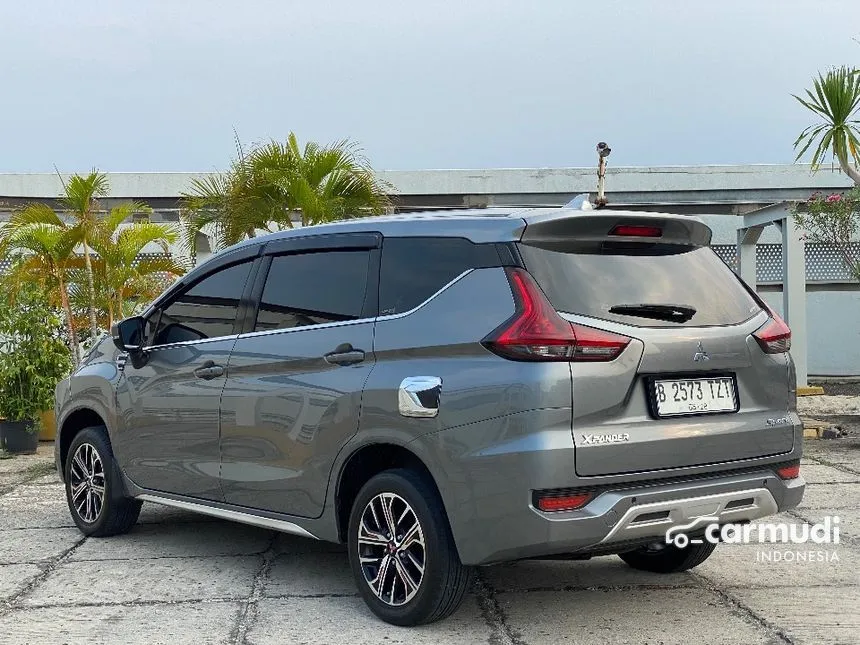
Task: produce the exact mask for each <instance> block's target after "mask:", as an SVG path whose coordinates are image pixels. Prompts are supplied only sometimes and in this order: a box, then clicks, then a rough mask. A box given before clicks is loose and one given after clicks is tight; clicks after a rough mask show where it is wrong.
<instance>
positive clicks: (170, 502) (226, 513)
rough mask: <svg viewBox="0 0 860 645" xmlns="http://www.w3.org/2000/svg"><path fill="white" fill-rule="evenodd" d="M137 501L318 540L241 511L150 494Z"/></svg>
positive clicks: (285, 524)
mask: <svg viewBox="0 0 860 645" xmlns="http://www.w3.org/2000/svg"><path fill="white" fill-rule="evenodd" d="M137 499H139V500H141V501H142V502H153V503H155V504H163V505H164V506H173V507H174V508H181V509H183V510H186V511H192V512H194V513H201V514H203V515H211V516H213V517H220V518H221V519H225V520H232V521H234V522H241V523H243V524H251V525H252V526H261V527H263V528H267V529H274V530H275V531H281V532H282V533H291V534H293V535H300V536H302V537H308V538H313V539H314V540H318V539H319V538H318V537H317V536H316V535H314V534H313V533H311V532H310V531H308V530H306V529H303V528H302V527H301V526H299V525H298V524H294V523H293V522H287V521H285V520H275V519H272V518H269V517H261V516H259V515H252V514H251V513H243V512H241V511H233V510H229V509H226V508H217V507H214V506H207V505H205V504H196V503H194V502H186V501H184V500H178V499H171V498H169V497H160V496H159V495H152V494H150V493H145V494H143V495H137Z"/></svg>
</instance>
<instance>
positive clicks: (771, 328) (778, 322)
mask: <svg viewBox="0 0 860 645" xmlns="http://www.w3.org/2000/svg"><path fill="white" fill-rule="evenodd" d="M768 311H769V312H770V320H768V321H767V322H766V323H765V324H764V325H762V326H761V327H759V328H758V329H757V330H756V331H754V332H753V338H755V339H756V342H757V343H758V344H759V347H761V349H762V351H763V352H764V353H765V354H782V353H784V352H787V351H788V350H790V349H791V329H789V328H788V325H786V324H785V321H783V319H782V318H780V317H779V316H778V315H777V314H776V312H774V311H773V309H770V307H768Z"/></svg>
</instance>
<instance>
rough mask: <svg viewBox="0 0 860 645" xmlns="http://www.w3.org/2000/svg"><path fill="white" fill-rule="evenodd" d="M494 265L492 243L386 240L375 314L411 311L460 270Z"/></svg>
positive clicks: (449, 239)
mask: <svg viewBox="0 0 860 645" xmlns="http://www.w3.org/2000/svg"><path fill="white" fill-rule="evenodd" d="M498 265H499V255H498V252H497V251H496V249H495V246H494V245H492V244H473V243H472V242H470V241H469V240H466V239H462V238H456V237H438V238H437V237H387V238H385V240H384V241H383V243H382V266H381V269H380V276H379V313H380V315H383V316H384V315H388V314H399V313H402V312H404V311H409V310H410V309H414V308H415V307H417V306H418V305H420V304H421V303H422V302H424V301H425V300H427V299H428V298H429V297H430V296H432V295H433V294H434V293H436V292H437V291H439V289H441V288H442V287H444V286H445V285H446V284H448V283H449V282H451V280H453V279H454V278H456V277H457V276H459V275H460V274H461V273H463V272H464V271H467V270H469V269H475V268H480V267H487V266H498Z"/></svg>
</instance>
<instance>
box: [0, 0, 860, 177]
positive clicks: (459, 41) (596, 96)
mask: <svg viewBox="0 0 860 645" xmlns="http://www.w3.org/2000/svg"><path fill="white" fill-rule="evenodd" d="M852 38H858V39H860V0H814V1H813V0H809V1H807V2H801V1H798V0H719V1H717V0H710V1H708V2H704V1H699V0H695V1H693V0H684V1H681V0H678V1H669V0H664V1H658V0H650V1H648V0H628V1H626V2H622V1H617V0H616V1H613V0H594V1H590V2H586V1H584V0H583V1H574V0H518V1H515V2H512V1H509V0H457V1H455V2H438V1H431V0H384V1H383V0H378V1H377V0H343V1H339V0H338V1H322V0H304V1H301V2H296V1H286V0H272V1H270V2H265V1H261V0H241V1H240V0H235V1H234V2H215V1H214V0H172V1H167V0H163V1H154V0H152V1H148V0H139V1H137V2H130V1H123V0H111V1H104V2H94V1H90V0H81V1H80V2H75V3H70V2H68V0H55V1H53V2H48V1H46V0H23V1H22V0H4V1H3V2H2V3H0V61H2V64H0V88H2V89H0V92H2V94H0V172H30V171H34V172H35V171H51V170H52V168H53V165H54V164H56V166H57V167H58V168H59V169H60V170H63V171H83V170H87V169H89V168H92V167H94V166H95V167H98V168H99V169H102V170H107V171H134V170H139V171H169V170H199V171H205V170H213V169H222V168H224V167H225V166H226V165H227V164H228V162H229V160H230V157H231V155H232V154H233V150H234V148H233V128H235V129H236V130H237V131H238V133H239V136H240V138H241V139H242V141H244V142H254V141H260V140H264V139H268V138H272V137H274V138H283V137H285V136H286V134H287V133H288V132H289V131H290V130H294V131H295V132H296V133H297V134H298V136H299V138H300V139H301V140H305V139H315V140H318V141H321V142H327V141H332V140H337V139H341V138H345V137H348V138H351V139H353V140H356V141H358V142H359V143H360V144H361V145H362V146H363V147H364V149H365V152H366V154H367V155H368V157H369V158H370V160H371V162H372V164H373V166H374V167H375V168H378V169H417V168H485V167H541V166H585V165H592V164H593V163H594V158H595V154H594V146H595V144H596V143H597V141H599V140H606V141H608V142H609V144H610V145H611V146H612V149H613V153H612V157H611V159H610V162H611V164H612V165H616V166H621V165H673V164H727V163H788V162H791V161H793V159H794V155H793V153H792V145H791V144H792V142H793V140H794V138H795V137H796V136H797V134H798V133H799V131H800V130H801V129H803V127H805V126H806V125H808V124H809V123H810V122H811V118H812V115H811V114H809V113H807V112H806V111H805V110H804V109H803V108H801V107H800V106H799V105H798V104H797V103H796V102H795V101H794V99H792V98H791V96H790V94H791V93H792V92H794V93H798V92H800V91H801V90H802V89H803V88H804V87H807V86H809V84H810V78H811V77H812V76H813V74H814V73H815V72H816V71H817V70H819V69H825V68H826V67H828V66H830V65H839V64H846V63H847V64H853V65H858V66H860V45H858V44H857V42H855V41H854V40H852Z"/></svg>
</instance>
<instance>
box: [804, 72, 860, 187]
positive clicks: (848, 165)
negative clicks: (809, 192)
mask: <svg viewBox="0 0 860 645" xmlns="http://www.w3.org/2000/svg"><path fill="white" fill-rule="evenodd" d="M812 85H813V90H814V92H813V91H810V90H806V95H807V98H806V99H803V98H801V97H799V96H796V95H793V96H794V98H796V99H797V100H798V101H800V103H801V105H803V106H804V107H806V108H807V109H809V110H811V111H812V112H814V113H815V114H816V115H818V116H819V117H820V118H821V122H820V123H817V124H814V125H811V126H809V127H808V128H806V129H805V130H804V131H803V132H801V133H800V136H799V137H797V140H796V141H795V142H794V147H795V149H797V148H800V152H798V153H797V157H796V159H795V161H797V160H799V159H800V158H801V157H802V156H803V155H804V154H806V151H807V150H809V148H810V147H811V146H812V144H814V143H816V142H818V145H817V146H816V148H815V152H814V153H813V155H812V168H813V170H817V169H818V168H819V167H820V166H821V164H822V162H823V161H824V160H825V158H826V157H827V156H828V154H829V155H831V157H832V158H835V159H836V161H837V162H838V163H839V166H840V167H841V168H842V171H843V172H844V173H845V174H846V175H848V176H849V177H850V178H851V179H852V181H853V182H854V183H855V184H856V185H858V186H860V170H858V166H860V139H858V135H860V127H858V126H860V120H858V119H856V118H852V117H856V116H857V113H858V109H860V70H858V69H852V68H849V67H846V66H843V67H839V68H834V69H831V70H829V71H828V72H827V73H826V74H824V75H822V74H819V75H818V78H816V79H813V81H812Z"/></svg>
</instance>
